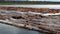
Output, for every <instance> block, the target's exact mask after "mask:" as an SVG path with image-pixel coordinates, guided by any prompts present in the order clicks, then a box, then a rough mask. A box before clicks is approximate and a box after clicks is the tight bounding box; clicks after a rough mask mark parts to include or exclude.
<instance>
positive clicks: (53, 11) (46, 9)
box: [0, 6, 60, 13]
mask: <svg viewBox="0 0 60 34" xmlns="http://www.w3.org/2000/svg"><path fill="white" fill-rule="evenodd" d="M0 9H3V10H15V11H22V12H26V11H32V12H42V13H48V12H49V13H58V12H60V10H59V9H49V8H27V7H3V6H0Z"/></svg>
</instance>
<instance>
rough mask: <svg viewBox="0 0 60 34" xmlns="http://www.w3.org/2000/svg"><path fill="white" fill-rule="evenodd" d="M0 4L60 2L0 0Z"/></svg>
mask: <svg viewBox="0 0 60 34" xmlns="http://www.w3.org/2000/svg"><path fill="white" fill-rule="evenodd" d="M0 4H60V2H46V1H44V2H41V1H37V2H36V1H0Z"/></svg>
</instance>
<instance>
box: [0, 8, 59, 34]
mask: <svg viewBox="0 0 60 34" xmlns="http://www.w3.org/2000/svg"><path fill="white" fill-rule="evenodd" d="M0 9H1V10H0V22H1V21H2V22H5V23H9V24H13V25H17V26H22V27H26V28H28V29H34V30H38V31H43V32H49V33H53V34H60V14H59V15H49V16H44V13H45V12H46V13H58V12H59V9H44V8H43V9H42V8H41V10H42V11H41V10H40V9H38V8H22V7H0ZM11 10H14V12H13V11H11ZM35 11H37V12H35ZM38 12H39V14H37V13H38ZM40 13H42V14H40Z"/></svg>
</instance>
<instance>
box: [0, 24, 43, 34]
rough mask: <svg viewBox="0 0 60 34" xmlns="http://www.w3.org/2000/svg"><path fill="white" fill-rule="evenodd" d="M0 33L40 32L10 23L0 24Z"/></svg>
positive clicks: (32, 33) (28, 33)
mask: <svg viewBox="0 0 60 34" xmlns="http://www.w3.org/2000/svg"><path fill="white" fill-rule="evenodd" d="M0 34H42V33H39V32H36V31H31V30H26V29H22V28H17V27H14V26H10V25H5V24H0Z"/></svg>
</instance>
